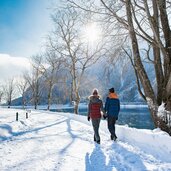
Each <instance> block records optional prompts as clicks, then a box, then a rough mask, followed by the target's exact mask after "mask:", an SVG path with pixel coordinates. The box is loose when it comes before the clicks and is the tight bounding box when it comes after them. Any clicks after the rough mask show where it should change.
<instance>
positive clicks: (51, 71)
mask: <svg viewBox="0 0 171 171" xmlns="http://www.w3.org/2000/svg"><path fill="white" fill-rule="evenodd" d="M58 54H59V53H58ZM44 57H45V63H46V65H48V67H45V66H44V65H43V64H42V65H41V66H40V72H41V73H42V75H43V76H44V77H45V82H46V86H47V89H48V97H47V99H48V106H47V110H49V109H50V105H51V101H52V90H53V86H54V84H55V83H56V82H57V72H58V71H59V70H60V68H61V66H62V63H63V59H62V58H60V57H58V56H57V55H56V53H55V51H52V50H47V51H46V53H45V54H44Z"/></svg>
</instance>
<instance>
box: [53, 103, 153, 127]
mask: <svg viewBox="0 0 171 171" xmlns="http://www.w3.org/2000/svg"><path fill="white" fill-rule="evenodd" d="M51 111H54V112H56V111H57V112H69V113H70V112H72V113H73V112H74V110H73V108H63V109H62V108H60V109H52V110H51ZM79 114H80V115H85V116H87V107H85V106H84V107H80V108H79ZM117 124H119V125H128V126H129V127H134V128H139V129H154V124H153V122H152V118H151V115H150V113H149V110H148V108H147V107H140V106H132V107H130V106H129V107H126V106H124V107H121V111H120V114H119V119H118V121H117Z"/></svg>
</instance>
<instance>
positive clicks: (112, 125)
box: [107, 116, 117, 138]
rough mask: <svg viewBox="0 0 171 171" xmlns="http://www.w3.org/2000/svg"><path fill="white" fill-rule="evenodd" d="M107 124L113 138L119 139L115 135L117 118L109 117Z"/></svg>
mask: <svg viewBox="0 0 171 171" xmlns="http://www.w3.org/2000/svg"><path fill="white" fill-rule="evenodd" d="M107 123H108V129H109V132H110V134H111V138H117V136H116V134H115V123H116V117H114V116H108V119H107Z"/></svg>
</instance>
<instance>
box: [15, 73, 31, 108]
mask: <svg viewBox="0 0 171 171" xmlns="http://www.w3.org/2000/svg"><path fill="white" fill-rule="evenodd" d="M28 85H29V84H28V80H26V79H25V77H24V76H23V77H22V78H21V79H20V81H18V83H17V87H18V90H19V93H20V95H21V97H22V106H23V109H24V108H25V106H26V97H25V95H26V90H27V88H28Z"/></svg>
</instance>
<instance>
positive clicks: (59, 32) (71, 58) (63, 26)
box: [49, 8, 104, 114]
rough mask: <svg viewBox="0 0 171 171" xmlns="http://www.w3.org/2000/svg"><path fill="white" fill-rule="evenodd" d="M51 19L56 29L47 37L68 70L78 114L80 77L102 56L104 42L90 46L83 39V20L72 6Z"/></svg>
mask: <svg viewBox="0 0 171 171" xmlns="http://www.w3.org/2000/svg"><path fill="white" fill-rule="evenodd" d="M53 21H54V23H55V27H56V30H55V31H54V32H53V35H52V36H51V37H49V43H50V46H51V48H53V49H54V50H55V51H56V52H58V53H60V54H61V56H62V57H63V58H64V59H65V66H66V67H67V68H68V69H69V70H70V74H71V78H72V83H71V85H72V98H73V101H74V103H75V105H74V112H75V113H76V114H78V105H79V103H80V95H79V89H80V84H81V81H82V77H83V75H84V73H85V70H86V69H87V68H88V67H90V66H92V65H93V64H94V63H96V61H97V60H98V59H99V58H100V57H102V56H103V54H104V44H103V42H97V43H96V44H94V45H93V47H90V44H89V43H87V42H84V41H83V38H82V30H83V27H82V26H83V25H85V23H84V22H85V20H83V18H80V13H79V12H77V11H75V10H74V9H72V8H68V9H65V10H63V11H60V12H59V11H57V14H54V15H53ZM81 28H82V29H81Z"/></svg>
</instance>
